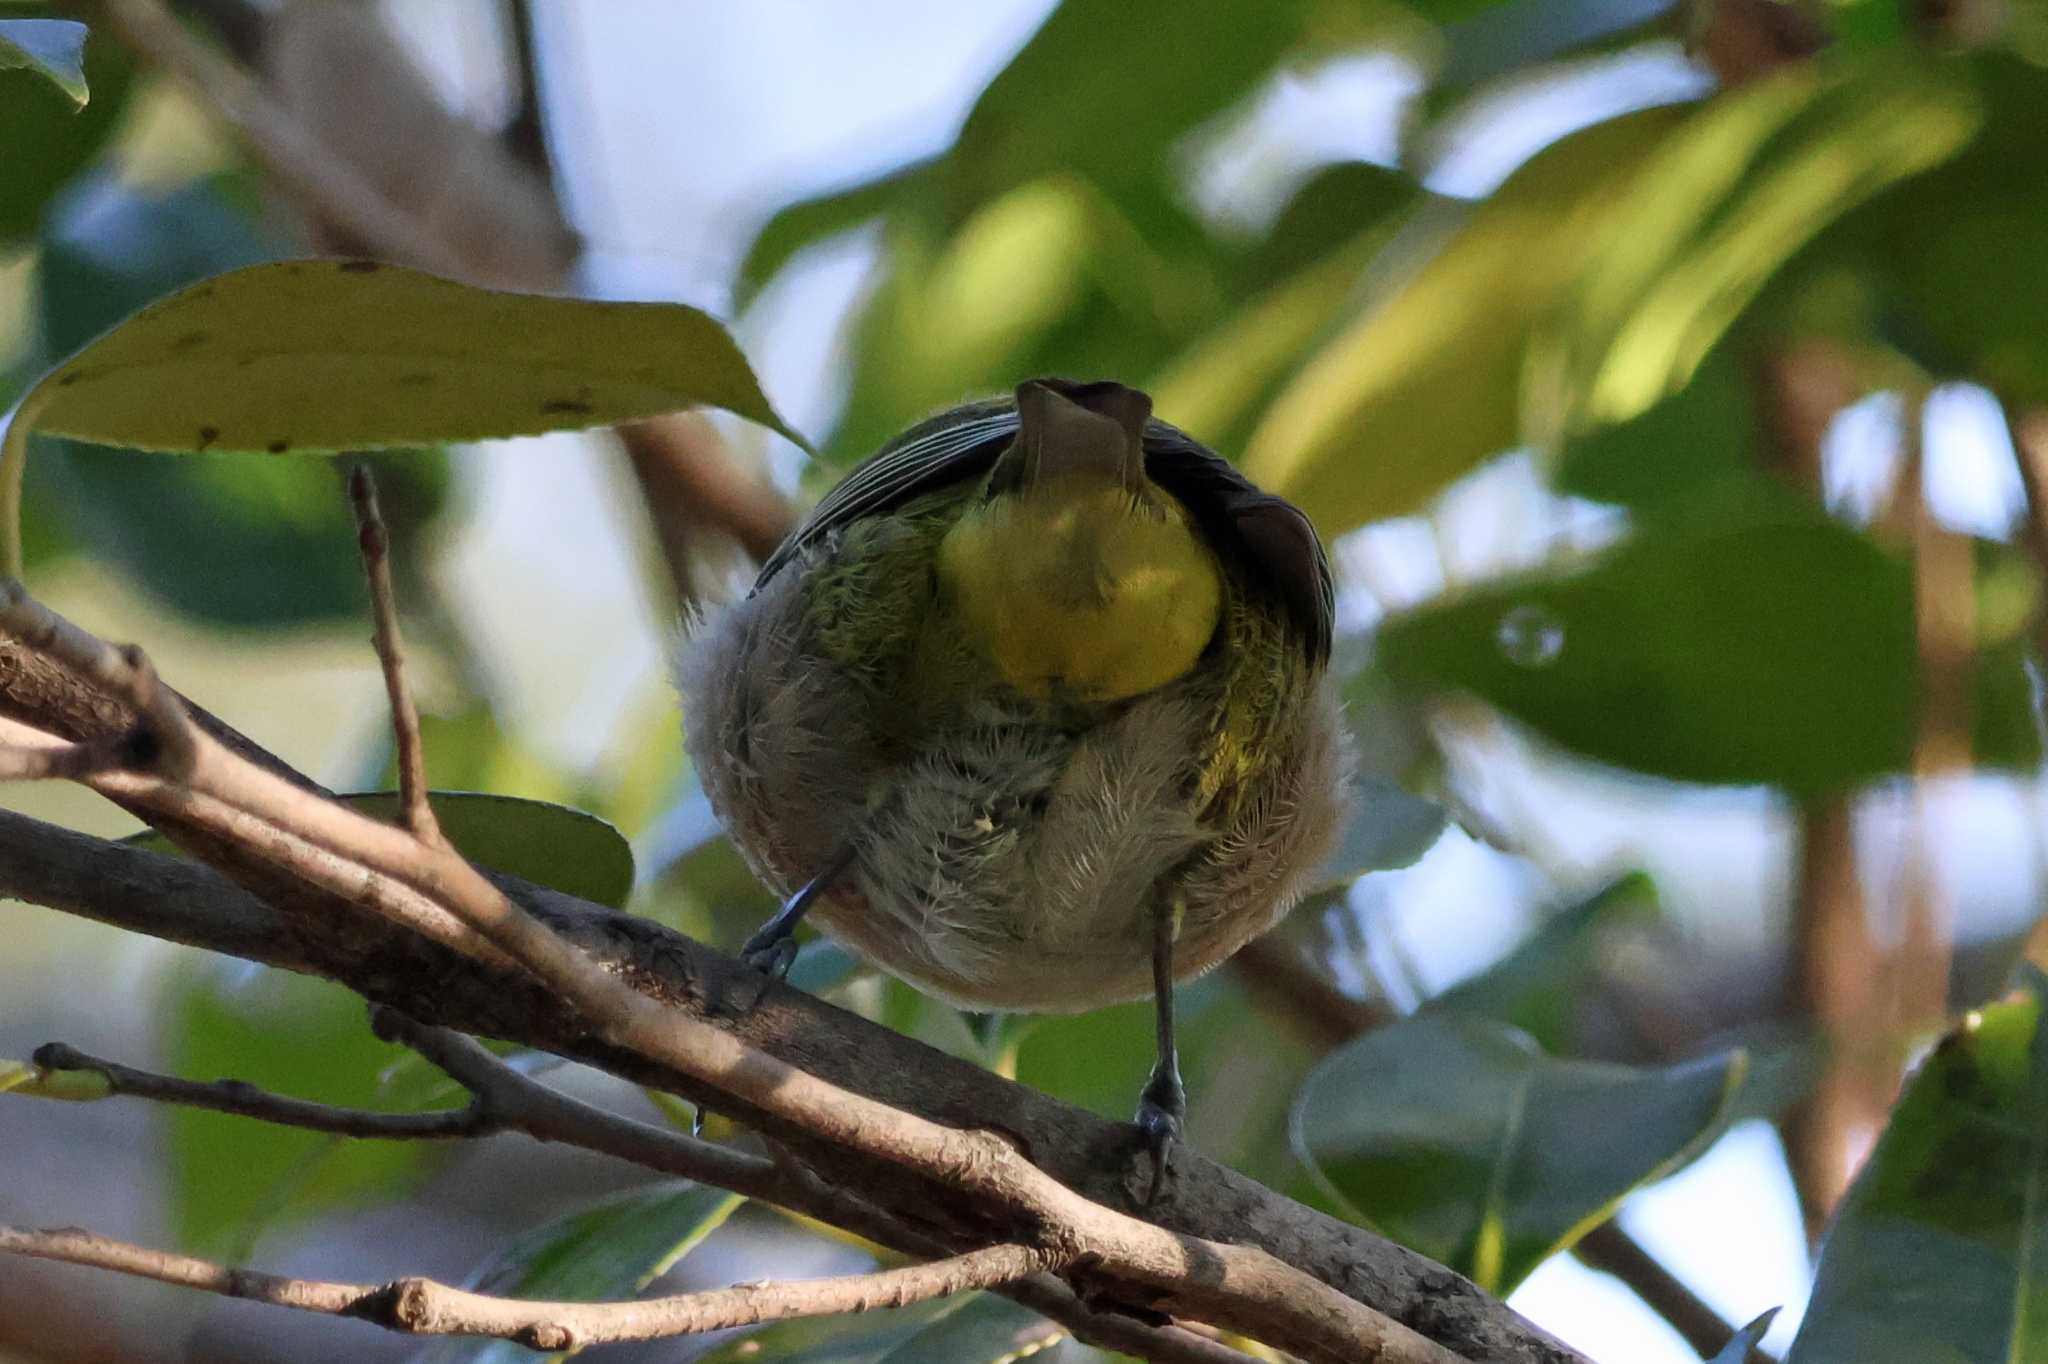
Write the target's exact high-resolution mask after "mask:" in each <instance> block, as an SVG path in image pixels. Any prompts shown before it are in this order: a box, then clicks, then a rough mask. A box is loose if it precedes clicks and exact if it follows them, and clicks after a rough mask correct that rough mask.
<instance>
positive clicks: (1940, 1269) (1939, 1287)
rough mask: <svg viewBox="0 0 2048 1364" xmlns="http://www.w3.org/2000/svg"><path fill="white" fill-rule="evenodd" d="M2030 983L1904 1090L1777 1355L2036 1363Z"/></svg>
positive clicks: (2035, 1064) (2042, 1039)
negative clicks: (1788, 1340)
mask: <svg viewBox="0 0 2048 1364" xmlns="http://www.w3.org/2000/svg"><path fill="white" fill-rule="evenodd" d="M2040 987H2041V981H2040V977H2039V976H2038V974H2035V975H2033V976H2032V978H2031V980H2030V982H2029V984H2028V985H2027V987H2026V988H2025V989H2024V990H2023V991H2021V992H2019V993H2017V994H2016V995H2015V996H2013V997H2012V998H2009V999H2008V1000H2007V1001H2005V1002H2003V1003H1999V1004H1994V1005H1991V1006H1990V1007H1988V1008H1985V1009H1983V1010H1980V1011H1978V1012H1976V1013H1973V1014H1971V1015H1969V1016H1968V1017H1967V1018H1966V1019H1965V1020H1964V1022H1963V1025H1962V1026H1961V1027H1960V1028H1958V1029H1957V1030H1956V1031H1955V1032H1953V1033H1951V1034H1949V1036H1948V1037H1947V1038H1945V1039H1944V1040H1943V1041H1942V1043H1941V1044H1940V1046H1938V1047H1937V1048H1936V1049H1935V1051H1934V1052H1933V1054H1932V1055H1930V1056H1929V1057H1928V1058H1927V1060H1926V1062H1925V1063H1924V1064H1922V1065H1921V1067H1920V1069H1919V1072H1918V1073H1917V1074H1916V1075H1915V1076H1914V1077H1913V1079H1912V1081H1911V1082H1910V1083H1909V1084H1908V1085H1907V1087H1906V1091H1905V1093H1904V1095H1903V1096H1902V1097H1901V1098H1900V1100H1899V1103H1898V1106H1897V1108H1895V1109H1894V1110H1893V1111H1892V1118H1891V1122H1890V1124H1889V1125H1888V1126H1887V1127H1886V1128H1885V1132H1884V1135H1883V1136H1882V1137H1881V1138H1880V1139H1879V1140H1878V1144H1877V1149H1876V1151H1875V1152H1873V1153H1872V1155H1871V1158H1870V1161H1869V1163H1868V1164H1867V1165H1866V1166H1865V1167H1864V1170H1863V1173H1862V1174H1861V1175H1859V1176H1858V1177H1857V1180H1856V1183H1855V1185H1854V1186H1853V1187H1852V1188H1851V1189H1850V1191H1849V1195H1848V1197H1847V1198H1846V1199H1845V1200H1844V1202H1843V1205H1842V1208H1841V1210H1840V1212H1838V1213H1837V1214H1836V1217H1835V1221H1834V1225H1833V1226H1832V1227H1831V1228H1830V1229H1829V1231H1828V1235H1827V1240H1826V1241H1825V1243H1824V1244H1823V1245H1822V1247H1821V1258H1820V1266H1819V1269H1818V1271H1817V1274H1816V1277H1815V1280H1814V1287H1813V1298H1812V1301H1811V1302H1810V1303H1809V1304H1808V1306H1807V1309H1806V1317H1805V1320H1804V1321H1803V1322H1802V1323H1801V1324H1800V1328H1799V1334H1798V1337H1797V1338H1796V1339H1794V1341H1793V1342H1792V1349H1791V1353H1790V1354H1789V1355H1788V1356H1787V1360H1786V1364H1865V1361H1888V1360H1914V1361H1919V1360H1942V1361H1951V1360H1952V1361H1957V1362H1958V1364H2020V1362H2021V1361H2039V1360H2048V1034H2044V1033H2043V1030H2042V1029H2041V1027H2040V1019H2041V988H2040Z"/></svg>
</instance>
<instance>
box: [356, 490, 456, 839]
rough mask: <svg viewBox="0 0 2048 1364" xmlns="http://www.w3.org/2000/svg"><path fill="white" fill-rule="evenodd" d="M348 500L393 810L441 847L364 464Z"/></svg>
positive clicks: (387, 561) (385, 545) (382, 532)
mask: <svg viewBox="0 0 2048 1364" xmlns="http://www.w3.org/2000/svg"><path fill="white" fill-rule="evenodd" d="M348 496H349V501H350V503H351V504H352V505H353V506H354V507H355V512H356V545H357V548H358V549H360V550H361V552H362V558H363V576H364V577H365V578H366V579H368V581H369V585H370V613H371V619H372V620H373V621H374V622H375V633H374V634H373V635H372V642H373V644H374V645H375V647H376V650H377V664H378V667H379V669H380V670H381V671H382V672H383V674H384V694H385V695H386V696H387V697H389V698H390V702H391V733H392V738H393V740H394V746H395V748H396V750H397V755H398V806H399V814H400V817H401V819H402V820H403V821H404V824H405V827H406V829H407V830H409V831H410V832H411V833H412V835H413V837H415V838H417V839H419V840H420V841H421V842H422V843H426V844H428V845H430V846H435V847H446V846H447V842H448V841H447V839H446V838H444V837H443V836H442V834H441V824H440V821H438V820H437V819H435V818H434V807H433V805H432V804H431V803H430V802H429V801H428V800H427V759H426V751H425V749H424V747H423V746H422V744H421V742H420V713H419V709H418V707H416V706H415V705H414V704H413V699H412V688H411V686H410V685H409V684H408V683H407V682H406V678H405V649H404V646H403V644H402V643H401V641H400V639H399V634H398V602H397V599H396V597H395V595H394V594H393V592H392V590H391V535H390V532H388V531H387V530H386V529H385V528H384V517H383V514H382V513H381V512H379V511H378V509H377V484H376V481H375V480H374V479H373V478H371V477H370V467H369V466H368V465H367V464H357V465H356V466H355V467H354V468H352V469H350V470H349V471H348Z"/></svg>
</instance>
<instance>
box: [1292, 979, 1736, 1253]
mask: <svg viewBox="0 0 2048 1364" xmlns="http://www.w3.org/2000/svg"><path fill="white" fill-rule="evenodd" d="M1746 1059H1747V1058H1746V1056H1745V1054H1744V1053H1742V1052H1739V1051H1737V1052H1730V1053H1725V1054H1723V1055H1720V1056H1715V1057H1709V1058H1706V1059H1703V1060H1698V1061H1691V1062H1686V1063H1684V1064H1681V1065H1674V1066H1663V1067H1655V1068H1648V1067H1632V1066H1619V1065H1611V1064H1607V1063H1604V1062H1593V1061H1578V1060H1564V1059H1559V1058H1555V1057H1550V1056H1545V1055H1544V1054H1543V1053H1542V1051H1541V1050H1539V1049H1538V1048H1537V1046H1536V1044H1535V1043H1534V1042H1533V1041H1532V1040H1530V1038H1528V1037H1527V1036H1526V1035H1524V1034H1523V1033H1520V1032H1517V1031H1515V1030H1514V1029H1512V1028H1509V1027H1507V1026H1505V1025H1503V1024H1499V1023H1495V1022H1493V1021H1491V1020H1489V1019H1479V1018H1468V1017H1463V1016H1460V1015H1456V1014H1451V1013H1438V1012H1434V1011H1432V1012H1430V1013H1426V1014H1420V1015H1417V1016H1415V1017H1412V1018H1407V1019H1403V1020H1402V1021H1400V1022H1398V1023H1393V1024H1389V1025H1388V1026H1386V1027H1383V1028H1378V1029H1375V1030H1374V1031H1372V1032H1370V1033H1367V1034H1366V1035H1364V1036H1363V1037H1360V1038H1358V1039H1356V1040H1355V1041H1353V1042H1350V1043H1347V1044H1346V1045H1345V1046H1344V1047H1342V1048H1340V1049H1339V1050H1337V1051H1335V1052H1333V1053H1331V1055H1330V1056H1329V1057H1328V1058H1327V1059H1325V1060H1324V1061H1323V1062H1322V1064H1320V1065H1319V1066H1317V1067H1316V1069H1315V1070H1314V1071H1313V1072H1311V1073H1310V1075H1309V1078H1308V1080H1307V1081H1306V1082H1305V1083H1304V1084H1303V1085H1302V1087H1301V1091H1300V1093H1299V1095H1298V1096H1297V1097H1296V1100H1295V1107H1294V1114H1293V1136H1294V1144H1295V1150H1296V1152H1297V1153H1298V1154H1299V1156H1300V1157H1301V1159H1302V1160H1303V1161H1304V1162H1306V1163H1307V1164H1308V1165H1309V1167H1310V1168H1311V1169H1312V1170H1313V1171H1314V1172H1315V1173H1316V1175H1317V1176H1318V1178H1319V1179H1320V1180H1321V1181H1322V1182H1323V1184H1324V1185H1325V1186H1326V1188H1327V1189H1328V1191H1329V1192H1330V1193H1331V1194H1332V1195H1333V1196H1334V1197H1336V1198H1337V1199H1338V1200H1340V1202H1341V1204H1342V1205H1343V1206H1344V1208H1345V1209H1346V1215H1348V1216H1350V1217H1351V1218H1353V1219H1354V1220H1356V1221H1359V1222H1361V1223H1364V1224H1366V1225H1370V1226H1373V1227H1377V1228H1378V1229H1379V1230H1381V1231H1383V1232H1385V1233H1386V1234H1387V1235H1389V1236H1392V1237H1394V1238H1395V1239H1397V1240H1400V1241H1402V1242H1404V1243H1405V1244H1407V1245H1409V1246H1412V1247H1414V1248H1415V1249H1416V1250H1419V1251H1421V1252H1423V1253H1424V1254H1426V1255H1428V1256H1430V1257H1431V1258H1432V1259H1435V1260H1439V1261H1441V1262H1443V1263H1445V1264H1448V1265H1450V1266H1451V1267H1452V1268H1454V1269H1456V1270H1458V1271H1460V1272H1461V1273H1464V1274H1466V1275H1468V1276H1470V1277H1471V1278H1472V1279H1473V1281H1474V1282H1476V1283H1478V1284H1479V1286H1480V1287H1482V1288H1484V1289H1486V1290H1487V1291H1488V1292H1492V1293H1498V1294H1505V1293H1507V1292H1509V1291H1510V1290H1512V1289H1513V1288H1514V1286H1515V1285H1516V1284H1518V1283H1520V1282H1521V1281H1522V1279H1523V1278H1525V1277H1526V1276H1527V1275H1528V1273H1529V1272H1530V1271H1531V1270H1533V1269H1534V1268H1535V1267H1536V1266H1537V1265H1538V1264H1539V1263H1541V1262H1542V1261H1543V1260H1544V1258H1545V1257H1547V1256H1549V1255H1551V1254H1553V1253H1555V1252H1556V1251H1559V1250H1562V1249H1563V1248H1565V1247H1566V1246H1569V1245H1570V1244H1571V1243H1572V1242H1573V1241H1575V1240H1577V1239H1578V1237H1579V1236H1581V1235H1583V1234H1584V1232H1585V1231H1586V1230H1587V1229H1588V1228H1590V1227H1592V1226H1593V1225H1595V1224H1596V1223H1598V1222H1599V1221H1600V1220H1602V1219H1603V1218H1605V1217H1606V1216H1607V1215H1608V1214H1609V1213H1611V1212H1612V1211H1613V1209H1614V1207H1615V1206H1616V1205H1617V1204H1618V1203H1619V1202H1620V1201H1621V1199H1622V1198H1623V1197H1624V1196H1625V1195H1626V1194H1627V1193H1628V1192H1629V1191H1630V1190H1631V1189H1634V1188H1636V1187H1637V1186H1638V1185H1640V1184H1643V1183H1646V1182H1648V1181H1650V1180H1652V1179H1657V1178H1660V1177H1662V1176H1663V1175H1666V1174H1668V1173H1670V1172H1671V1171H1672V1170H1674V1169H1676V1168H1678V1166H1679V1165H1681V1164H1682V1163H1684V1162H1685V1161H1686V1160H1687V1159H1689V1158H1690V1157H1691V1156H1692V1155H1693V1154H1696V1153H1697V1152H1698V1151H1699V1150H1700V1149H1701V1148H1702V1147H1703V1145H1704V1144H1705V1142H1706V1141H1707V1140H1708V1139H1709V1138H1710V1137H1711V1136H1712V1135H1713V1134H1714V1133H1715V1132H1716V1131H1718V1130H1719V1128H1720V1126H1721V1124H1722V1121H1723V1117H1724V1115H1725V1113H1726V1111H1727V1108H1728V1104H1729V1102H1730V1100H1731V1098H1732V1097H1733V1095H1734V1093H1735V1091H1736V1089H1737V1088H1738V1086H1739V1085H1740V1084H1741V1082H1742V1077H1743V1072H1744V1069H1745V1066H1746Z"/></svg>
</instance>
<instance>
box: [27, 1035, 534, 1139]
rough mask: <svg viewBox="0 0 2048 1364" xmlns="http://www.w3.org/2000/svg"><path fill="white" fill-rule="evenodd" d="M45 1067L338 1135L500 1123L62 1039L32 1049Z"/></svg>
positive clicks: (474, 1114) (121, 1089)
mask: <svg viewBox="0 0 2048 1364" xmlns="http://www.w3.org/2000/svg"><path fill="white" fill-rule="evenodd" d="M31 1059H32V1060H33V1061H34V1062H35V1063H36V1064H37V1065H38V1066H41V1067H42V1068H43V1069H44V1070H53V1071H89V1072H91V1073H93V1074H96V1075H99V1076H102V1077H103V1078H105V1080H106V1082H107V1085H108V1087H109V1089H110V1090H111V1091H112V1092H113V1093H115V1094H128V1095H133V1096H134V1097H136V1098H139V1099H154V1100H156V1101H158V1102H160V1103H172V1104H179V1105H181V1106H183V1107H186V1108H204V1109H208V1110H210V1111H212V1112H215V1113H232V1114H235V1115H237V1116H239V1117H244V1118H256V1119H259V1120H261V1121H263V1122H269V1123H277V1124H279V1125H281V1126H285V1127H298V1128H303V1129H305V1130H307V1131H309V1132H327V1133H330V1134H332V1135H334V1136H339V1137H371V1138H378V1139H382V1140H389V1141H422V1140H426V1141H436V1140H452V1139H456V1138H463V1137H476V1136H482V1135H485V1134H487V1133H489V1132H491V1131H493V1130H496V1129H498V1128H499V1127H500V1126H501V1124H500V1123H499V1122H498V1121H497V1120H496V1119H495V1118H494V1117H493V1116H492V1115H491V1114H490V1113H488V1112H486V1110H485V1108H484V1106H483V1105H482V1104H481V1103H471V1104H469V1105H467V1106H465V1107H462V1108H448V1109H441V1110H438V1111H434V1112H428V1113H380V1112H376V1111H375V1110H372V1109H366V1108H337V1107H335V1106H333V1105H331V1104H322V1103H313V1102H310V1101H308V1100H305V1099H293V1098H289V1097H287V1096H285V1095H282V1094H272V1093H270V1092H269V1091H268V1090H263V1089H258V1088H257V1087H256V1086H254V1085H251V1084H247V1083H244V1082H243V1081H241V1080H214V1081H198V1080H181V1079H178V1078H177V1077H176V1076H171V1075H158V1074H155V1073H154V1072H152V1071H147V1070H137V1069H135V1068H134V1067H133V1066H124V1065H122V1064H121V1063H119V1062H118V1061H105V1060H101V1059H100V1058H99V1057H97V1056H88V1055H86V1054H85V1053H84V1052H82V1051H79V1050H77V1049H76V1048H74V1047H68V1046H66V1045H64V1044H63V1043H62V1042H49V1043H45V1044H44V1045H43V1046H40V1047H38V1048H36V1050H35V1054H34V1056H33V1057H32V1058H31Z"/></svg>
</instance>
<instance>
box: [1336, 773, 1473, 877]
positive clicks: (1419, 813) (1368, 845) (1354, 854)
mask: <svg viewBox="0 0 2048 1364" xmlns="http://www.w3.org/2000/svg"><path fill="white" fill-rule="evenodd" d="M1350 787H1351V790H1350V795H1351V817H1350V818H1349V819H1347V820H1346V821H1345V822H1344V828H1343V829H1342V831H1340V832H1339V834H1338V836H1337V847H1336V850H1335V851H1334V852H1332V853H1331V854H1330V855H1329V857H1327V858H1325V859H1324V861H1323V865H1322V866H1321V867H1320V868H1319V869H1318V870H1317V872H1316V874H1315V876H1314V877H1313V878H1312V879H1311V882H1310V885H1311V888H1312V889H1320V888H1322V887H1324V886H1335V885H1343V884H1346V883H1348V882H1351V881H1355V880H1357V879H1358V878H1359V877H1361V876H1363V875H1365V874H1366V873H1367V872H1372V871H1394V870H1397V869H1398V868H1401V867H1406V866H1411V865H1413V864H1414V863H1415V862H1416V861H1418V860H1419V859H1420V858H1421V857H1422V855H1423V854H1424V853H1426V852H1428V851H1429V850H1430V849H1431V848H1433V847H1435V846H1436V841H1437V839H1438V838H1439V837H1441V836H1442V834H1443V831H1444V825H1445V824H1446V823H1448V822H1449V820H1448V816H1447V815H1446V814H1445V813H1444V807H1443V806H1441V805H1438V804H1437V803H1436V802H1435V801H1430V800H1424V799H1422V798H1421V797H1420V796H1412V795H1410V794H1408V792H1407V791H1405V790H1403V789H1402V788H1401V786H1400V785H1399V784H1398V783H1396V782H1393V781H1389V780H1388V779H1387V778H1385V777H1382V776H1378V775H1376V774H1373V773H1370V772H1364V773H1354V774H1353V775H1352V778H1351V783H1350Z"/></svg>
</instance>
